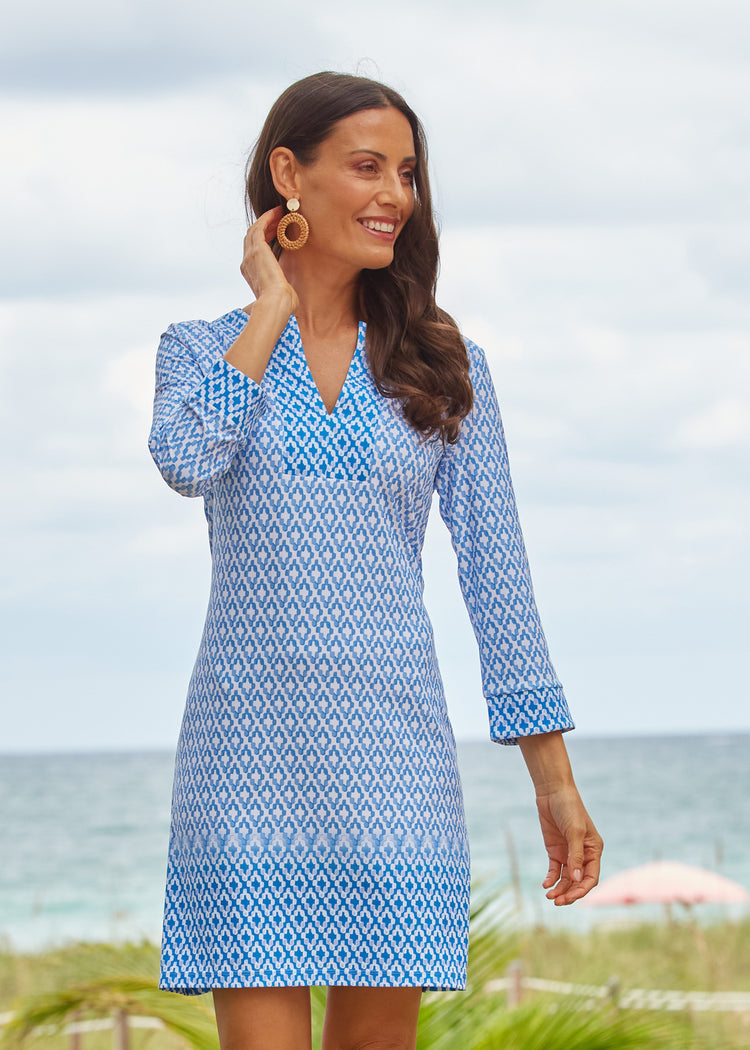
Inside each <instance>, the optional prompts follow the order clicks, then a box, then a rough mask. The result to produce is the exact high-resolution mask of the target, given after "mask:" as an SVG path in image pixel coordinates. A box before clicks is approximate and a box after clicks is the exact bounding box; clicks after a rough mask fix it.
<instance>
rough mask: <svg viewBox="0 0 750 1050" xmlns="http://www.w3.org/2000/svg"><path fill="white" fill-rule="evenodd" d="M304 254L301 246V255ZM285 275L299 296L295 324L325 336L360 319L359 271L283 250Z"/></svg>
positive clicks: (282, 260)
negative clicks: (317, 262)
mask: <svg viewBox="0 0 750 1050" xmlns="http://www.w3.org/2000/svg"><path fill="white" fill-rule="evenodd" d="M302 253H304V248H303V249H302V251H301V254H302ZM280 264H281V268H282V270H283V271H284V276H285V277H286V279H287V281H289V283H290V284H291V286H292V287H293V288H294V290H295V292H296V293H297V298H298V299H299V307H298V308H297V310H296V317H297V321H298V323H299V324H300V325H301V326H302V327H304V328H306V329H307V330H308V331H310V332H312V333H313V334H315V335H320V336H326V335H330V334H331V333H332V332H333V331H335V330H337V329H340V328H348V327H351V326H352V325H356V324H357V323H358V321H359V320H360V318H359V273H358V272H356V271H352V270H351V269H350V268H347V269H346V271H344V268H343V267H341V266H338V267H337V266H336V265H335V264H334V265H332V264H331V260H330V259H326V261H325V263H324V264H321V265H317V264H316V262H315V260H314V259H313V257H312V256H308V257H307V258H300V257H299V256H296V255H293V254H292V253H291V252H284V253H283V254H282V256H281V259H280Z"/></svg>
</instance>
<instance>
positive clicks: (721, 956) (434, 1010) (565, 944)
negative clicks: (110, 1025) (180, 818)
mask: <svg viewBox="0 0 750 1050" xmlns="http://www.w3.org/2000/svg"><path fill="white" fill-rule="evenodd" d="M513 959H520V960H521V963H522V966H523V971H524V973H525V974H527V975H530V976H535V977H547V978H551V979H556V980H567V981H573V982H576V983H583V984H589V983H590V984H606V983H607V981H608V979H609V978H611V977H613V976H616V977H617V978H618V980H619V983H620V985H621V987H622V988H623V989H628V988H636V987H637V988H662V989H683V990H686V991H690V990H705V991H711V990H736V991H741V990H750V921H746V922H743V923H737V924H729V923H727V924H722V925H717V926H713V927H708V928H705V929H697V928H695V927H693V926H690V925H681V924H673V925H653V924H649V925H643V926H636V927H632V928H627V929H605V928H598V929H596V928H595V929H594V930H593V931H592V932H590V933H588V934H585V935H580V934H575V933H553V932H550V931H548V930H544V929H535V930H517V931H514V930H513V925H512V922H511V921H510V919H509V916H508V915H507V914H505V915H504V913H503V910H502V902H500V904H498V899H497V897H496V896H493V895H492V894H491V893H490V892H489V891H485V892H480V893H478V894H476V895H475V903H474V906H473V911H472V921H471V939H470V949H469V974H468V982H467V989H466V991H462V992H432V993H430V992H428V993H425V995H424V997H423V1004H422V1009H421V1013H420V1028H419V1041H418V1050H427V1048H428V1047H429V1048H430V1050H495V1048H497V1050H500V1048H502V1050H537V1048H538V1050H558V1048H560V1050H563V1047H564V1048H565V1050H626V1048H631V1047H632V1048H636V1047H637V1048H640V1050H730V1048H731V1050H735V1048H749V1050H750V1017H747V1016H745V1015H730V1014H716V1013H712V1014H702V1015H696V1016H695V1017H691V1016H690V1015H688V1014H686V1013H682V1014H662V1013H655V1012H653V1013H645V1012H644V1013H640V1014H639V1013H636V1012H633V1011H617V1010H615V1009H614V1008H613V1007H612V1006H607V1007H605V1008H604V1009H601V1010H596V1011H592V1010H588V1009H581V1005H582V1004H581V1003H579V1002H576V1001H575V1000H563V999H561V998H560V997H550V996H546V997H543V996H529V997H528V999H527V1001H525V1002H524V1003H523V1004H522V1005H521V1006H520V1007H518V1008H516V1009H512V1010H511V1009H509V1008H508V1007H507V1004H506V1001H505V996H504V995H502V994H498V993H494V994H488V993H487V992H486V991H485V985H486V984H487V982H488V981H490V980H492V979H494V978H498V977H502V976H504V975H505V972H506V970H507V966H508V964H509V963H510V961H511V960H513ZM158 965H159V952H158V948H157V947H156V946H155V945H153V944H149V943H147V942H143V943H140V944H124V945H111V944H70V945H68V946H67V947H64V948H60V949H58V950H55V951H47V952H39V953H35V954H24V953H12V952H10V951H2V950H0V1012H4V1011H15V1012H16V1013H17V1015H18V1018H19V1019H18V1022H17V1023H16V1024H15V1025H14V1026H9V1027H7V1028H6V1030H5V1034H4V1037H3V1043H4V1044H5V1046H6V1047H8V1048H9V1050H10V1048H13V1047H20V1046H23V1045H28V1044H29V1042H30V1041H31V1042H33V1044H34V1046H35V1047H38V1050H68V1048H69V1039H68V1037H66V1036H64V1035H61V1034H57V1035H55V1034H49V1035H43V1036H40V1035H34V1036H32V1034H31V1033H32V1031H33V1029H34V1028H35V1027H36V1026H38V1025H41V1024H46V1025H52V1026H53V1028H54V1027H55V1026H57V1027H58V1029H59V1028H60V1027H61V1026H62V1025H63V1024H64V1023H65V1022H66V1021H68V1020H70V1019H71V1018H72V1016H73V1015H74V1014H75V1015H77V1016H78V1017H81V1018H85V1017H94V1016H102V1015H106V1014H108V1013H111V1011H112V1010H113V1009H123V1010H125V1011H126V1012H130V1013H133V1014H138V1015H150V1016H156V1017H159V1018H161V1020H162V1021H163V1022H164V1024H165V1026H166V1027H165V1028H164V1029H161V1030H150V1029H133V1030H131V1050H184V1048H185V1046H186V1045H189V1046H192V1047H194V1048H195V1050H218V1043H217V1040H216V1034H215V1027H214V1022H213V1011H212V1003H211V996H210V995H208V996H190V997H184V996H176V995H173V994H170V993H168V992H160V991H159V990H158V988H157V985H156V979H157V974H158ZM324 1008H325V990H324V989H313V1029H314V1043H313V1045H314V1046H315V1045H317V1046H320V1031H321V1027H322V1019H323V1011H324ZM112 1042H113V1037H112V1032H111V1031H105V1032H91V1033H87V1034H86V1035H84V1036H83V1038H82V1050H111V1047H112Z"/></svg>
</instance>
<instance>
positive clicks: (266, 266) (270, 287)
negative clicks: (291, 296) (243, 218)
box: [240, 205, 290, 299]
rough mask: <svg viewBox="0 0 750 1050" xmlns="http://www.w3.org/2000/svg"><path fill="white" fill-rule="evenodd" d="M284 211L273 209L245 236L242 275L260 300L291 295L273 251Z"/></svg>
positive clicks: (258, 220) (257, 221)
mask: <svg viewBox="0 0 750 1050" xmlns="http://www.w3.org/2000/svg"><path fill="white" fill-rule="evenodd" d="M283 211H284V209H283V208H282V207H281V206H280V205H279V207H278V208H271V209H270V211H266V212H264V213H263V214H262V215H260V216H259V217H258V218H257V219H256V221H255V222H254V223H253V224H252V226H250V228H249V229H248V231H247V233H246V234H245V240H244V244H243V255H242V263H241V264H240V272H241V273H242V276H243V277H244V278H245V280H246V281H247V283H248V284H249V285H250V287H251V288H252V290H253V293H254V294H255V298H256V299H259V298H260V296H261V295H262V294H263V293H264V292H269V291H276V292H282V291H283V292H285V293H288V292H289V291H290V289H289V286H288V284H287V280H286V277H285V276H284V273H283V271H282V269H281V267H280V266H279V263H278V260H277V258H276V256H275V255H274V254H273V252H272V251H271V248H270V242H271V241H272V240H273V239H274V237H275V236H276V230H277V228H278V225H279V220H280V218H281V216H282V214H283Z"/></svg>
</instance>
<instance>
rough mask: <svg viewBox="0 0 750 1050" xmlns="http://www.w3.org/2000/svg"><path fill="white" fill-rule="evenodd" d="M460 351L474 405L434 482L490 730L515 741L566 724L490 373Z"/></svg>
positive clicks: (474, 349) (478, 358) (477, 355)
mask: <svg viewBox="0 0 750 1050" xmlns="http://www.w3.org/2000/svg"><path fill="white" fill-rule="evenodd" d="M467 349H468V353H469V361H470V374H471V379H472V383H473V387H474V407H473V409H472V411H471V413H470V414H469V415H468V416H467V417H466V418H465V419H464V420H463V422H462V424H461V432H460V436H459V439H458V441H457V442H456V443H455V444H453V445H448V446H446V449H445V451H444V453H443V456H442V458H441V460H440V463H439V465H438V470H437V475H436V489H437V492H438V496H439V504H440V514H441V516H442V518H443V520H444V521H445V523H446V525H447V526H448V529H449V531H450V534H451V541H452V543H453V548H454V550H455V552H456V557H457V560H458V578H459V582H460V585H461V591H462V594H463V597H464V601H465V602H466V607H467V610H468V613H469V618H470V620H471V623H472V627H473V628H474V634H475V635H476V638H477V642H478V645H479V656H480V663H481V670H482V686H483V690H484V695H485V699H486V701H487V708H488V712H489V724H490V737H491V739H492V740H494V741H496V742H497V743H501V744H515V743H517V742H518V739H519V737H523V736H531V735H533V734H535V733H547V732H551V731H553V730H557V729H560V730H568V729H572V728H573V721H572V719H571V716H570V711H569V710H568V705H567V702H566V699H565V695H564V693H563V689H562V686H561V684H560V682H559V680H558V678H557V675H556V674H555V671H554V668H553V666H552V663H551V661H550V657H549V652H548V649H547V641H546V638H545V636H544V632H543V630H542V626H541V623H540V619H539V613H538V610H537V607H536V601H535V598H534V591H533V587H532V583H531V575H530V572H529V565H528V559H527V556H526V548H525V544H524V540H523V535H522V533H521V526H520V523H519V520H518V511H517V508H516V500H515V494H514V491H513V485H512V482H511V477H510V469H509V463H508V453H507V448H506V444H505V435H504V431H503V425H502V420H501V418H500V410H499V407H498V403H497V397H496V395H495V389H494V385H493V383H492V377H491V375H490V371H489V368H488V366H487V361H486V358H485V355H484V352H483V351H482V350H481V349H480V348H479V347H478V346H476V345H475V344H473V343H470V342H468V341H467Z"/></svg>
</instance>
